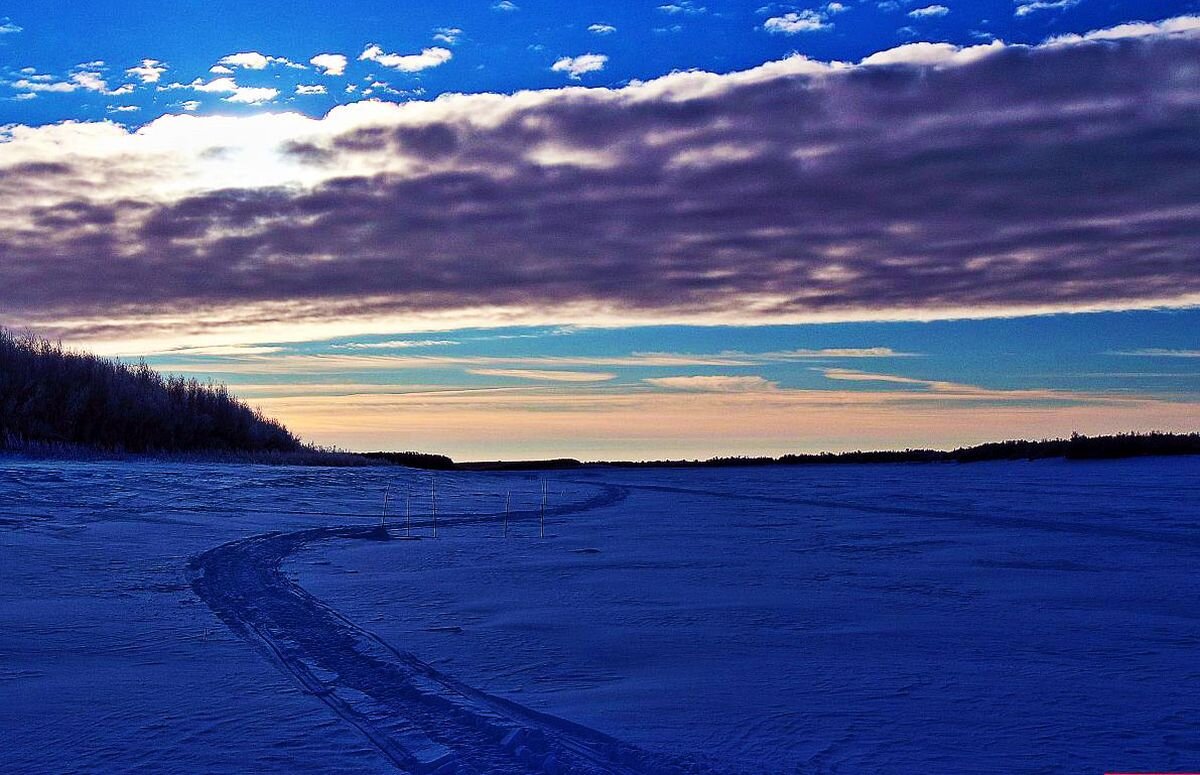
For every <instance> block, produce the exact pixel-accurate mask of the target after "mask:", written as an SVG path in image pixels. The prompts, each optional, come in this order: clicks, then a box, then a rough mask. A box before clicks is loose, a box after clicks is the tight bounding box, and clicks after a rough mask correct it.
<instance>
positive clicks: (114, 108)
mask: <svg viewBox="0 0 1200 775" xmlns="http://www.w3.org/2000/svg"><path fill="white" fill-rule="evenodd" d="M137 110H141V108H139V107H138V106H137V105H109V106H108V112H109V113H133V112H134V111H137Z"/></svg>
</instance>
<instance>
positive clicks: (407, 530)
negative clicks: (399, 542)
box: [404, 490, 412, 538]
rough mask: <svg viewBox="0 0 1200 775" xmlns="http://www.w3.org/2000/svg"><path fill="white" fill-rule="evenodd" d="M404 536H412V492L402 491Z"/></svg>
mask: <svg viewBox="0 0 1200 775" xmlns="http://www.w3.org/2000/svg"><path fill="white" fill-rule="evenodd" d="M404 537H405V538H412V493H411V492H409V491H408V490H405V491H404Z"/></svg>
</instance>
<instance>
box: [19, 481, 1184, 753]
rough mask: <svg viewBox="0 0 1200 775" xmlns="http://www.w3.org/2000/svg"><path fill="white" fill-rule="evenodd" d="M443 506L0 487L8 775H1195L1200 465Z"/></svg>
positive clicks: (500, 496) (217, 487)
mask: <svg viewBox="0 0 1200 775" xmlns="http://www.w3.org/2000/svg"><path fill="white" fill-rule="evenodd" d="M542 478H544V479H545V480H546V481H547V482H548V483H549V486H548V489H549V498H548V506H549V507H548V509H547V512H546V514H547V518H546V538H544V539H539V538H538V511H539V500H540V497H541V496H540V479H542ZM431 479H432V475H431V474H430V473H428V472H416V471H408V470H405V469H386V468H378V469H299V468H267V467H257V466H232V465H203V466H184V465H180V464H150V463H132V464H130V463H59V462H46V461H21V460H17V459H5V460H3V461H2V462H0V731H2V735H0V737H2V738H3V744H0V771H2V772H43V771H44V772H111V771H121V772H128V771H142V772H164V771H182V772H245V771H264V770H267V771H271V770H273V771H288V772H327V771H339V772H388V771H397V770H401V771H403V770H404V769H409V770H413V771H435V770H438V769H439V768H440V770H441V771H443V772H447V771H452V770H453V769H454V768H455V767H457V769H458V772H460V773H467V772H539V771H554V770H556V769H557V770H560V771H575V772H631V773H632V772H694V773H700V772H705V773H718V772H719V773H733V772H773V773H795V772H804V773H807V772H821V773H823V772H841V773H863V772H872V773H881V772H882V773H893V772H894V773H916V772H920V773H971V772H981V773H983V772H987V773H993V772H994V773H1002V772H1003V773H1012V772H1022V773H1026V772H1028V773H1032V772H1046V773H1051V772H1054V773H1059V772H1081V773H1082V772H1103V771H1105V770H1106V769H1107V770H1124V771H1145V770H1162V771H1169V770H1179V769H1186V768H1196V767H1197V766H1198V765H1200V732H1197V728H1196V726H1195V723H1194V720H1195V719H1196V718H1197V717H1200V668H1198V667H1197V664H1198V663H1197V659H1196V655H1197V649H1198V647H1200V619H1198V615H1197V613H1196V611H1197V593H1198V592H1200V580H1197V578H1196V574H1195V572H1194V569H1195V568H1196V567H1197V561H1198V560H1200V527H1198V526H1197V525H1196V518H1197V516H1198V512H1200V506H1198V504H1200V459H1195V458H1192V459H1175V460H1135V461H1121V462H1105V463H1066V462H1061V461H1044V462H1039V463H994V464H976V465H969V466H953V465H947V466H862V467H857V466H836V467H824V468H822V467H808V468H805V467H801V468H762V469H702V470H588V471H571V472H553V473H547V474H546V475H545V476H544V477H542V476H530V475H527V474H438V475H437V489H438V512H439V519H438V534H439V535H438V538H437V540H433V539H432V538H430V537H429V536H430V533H431V525H430V524H429V523H430V499H429V492H430V484H431ZM388 486H390V487H391V492H392V495H393V515H392V526H391V531H390V532H391V536H392V540H387V541H383V540H379V538H378V536H377V535H376V534H375V533H374V531H373V530H372V529H371V528H372V526H373V525H374V524H377V522H378V512H379V507H380V503H381V500H382V495H383V492H384V489H385V487H388ZM406 491H408V492H411V493H412V495H413V500H412V513H413V519H414V523H415V525H416V529H415V532H418V533H420V534H422V535H424V536H425V538H423V539H422V540H419V541H402V540H396V538H397V537H398V536H399V535H400V534H401V533H402V532H403V529H402V525H401V523H402V522H403V512H404V493H405V492H406ZM507 491H511V493H512V509H513V514H512V519H511V520H510V525H509V537H508V538H507V539H504V538H503V537H502V533H503V524H502V522H501V521H500V520H501V517H502V514H503V509H504V495H505V492H507ZM397 496H398V497H397Z"/></svg>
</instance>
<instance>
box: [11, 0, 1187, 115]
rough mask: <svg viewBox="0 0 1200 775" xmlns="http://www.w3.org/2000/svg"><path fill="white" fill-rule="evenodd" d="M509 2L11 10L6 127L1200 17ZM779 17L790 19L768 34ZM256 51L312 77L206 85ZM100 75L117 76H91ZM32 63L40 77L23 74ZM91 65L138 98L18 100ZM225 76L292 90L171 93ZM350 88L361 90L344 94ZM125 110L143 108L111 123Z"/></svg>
mask: <svg viewBox="0 0 1200 775" xmlns="http://www.w3.org/2000/svg"><path fill="white" fill-rule="evenodd" d="M512 5H514V6H516V7H515V9H513V10H504V8H507V7H508V6H504V5H502V4H500V3H496V2H490V1H489V0H481V1H480V2H459V3H438V2H430V3H396V2H378V1H371V2H355V3H352V4H339V3H330V2H311V1H308V0H302V1H297V2H278V1H275V2H272V1H270V0H268V1H265V2H257V3H230V2H213V3H182V4H165V3H159V2H150V1H149V0H132V1H131V2H119V3H106V2H93V3H78V2H62V1H60V0H48V1H43V0H39V2H36V3H22V2H18V3H10V4H7V5H6V6H5V10H4V12H3V13H4V14H5V15H6V18H7V22H0V25H5V26H7V27H8V28H14V27H19V28H20V30H19V31H13V32H9V33H4V34H0V63H3V68H4V72H3V77H4V79H5V80H7V81H8V84H7V89H6V91H7V92H8V93H7V94H6V95H5V96H7V97H9V99H5V100H3V101H0V123H8V122H14V123H23V124H41V123H47V122H54V121H61V120H64V119H75V120H79V119H88V120H97V119H104V118H109V119H111V120H114V121H121V122H125V123H129V124H140V123H143V122H145V121H149V120H151V119H153V118H156V117H157V116H158V115H160V114H161V113H164V112H172V111H176V112H177V111H180V110H184V108H183V107H182V106H183V105H185V104H186V103H190V102H191V101H193V100H194V101H196V102H198V103H199V105H198V106H197V107H196V108H195V109H196V110H197V111H198V112H202V113H205V112H220V113H246V112H251V111H255V110H261V109H263V107H264V106H269V107H270V108H271V109H287V110H297V111H302V112H304V113H306V114H308V115H313V116H319V115H321V114H323V113H325V112H326V111H327V110H329V109H330V108H331V107H333V106H334V105H338V104H344V103H347V102H351V101H356V100H359V99H363V97H362V92H363V91H365V90H368V89H371V86H370V84H371V83H373V82H382V83H386V84H388V86H387V87H386V88H381V87H376V88H375V89H374V90H373V92H372V96H376V97H378V98H381V99H393V100H394V99H410V98H422V99H425V98H430V97H434V96H436V95H438V94H441V93H443V92H460V91H461V92H480V91H499V92H505V93H507V92H512V91H516V90H520V89H537V88H547V87H554V86H560V85H562V84H564V83H566V82H569V81H571V80H573V79H572V77H571V76H570V74H569V73H568V72H566V71H561V70H560V71H554V70H553V69H552V68H553V66H554V63H555V62H557V61H559V60H560V59H562V58H564V57H570V58H574V57H578V56H581V55H586V54H598V55H601V56H604V57H606V58H607V59H606V61H605V62H604V63H603V66H602V68H601V69H597V70H592V71H589V72H584V73H580V74H579V76H578V78H579V81H580V82H581V83H586V84H589V85H606V86H615V85H620V84H624V83H627V82H629V81H630V80H634V79H642V80H645V79H649V78H655V77H658V76H662V75H665V74H667V73H670V72H672V71H673V70H686V69H693V68H698V69H703V70H707V71H712V72H718V73H724V72H731V71H736V70H744V69H747V68H750V67H753V66H755V65H758V64H761V63H762V62H766V61H770V60H774V59H780V58H782V57H784V56H786V55H787V54H789V53H791V52H800V53H802V54H805V55H807V56H810V57H813V58H816V59H820V60H845V61H857V60H860V59H862V58H863V57H865V56H868V55H870V54H872V53H875V52H877V51H881V50H884V49H888V48H891V47H893V46H897V45H900V44H903V43H907V42H911V41H917V40H920V41H937V42H942V41H944V42H950V43H957V44H963V45H969V44H975V43H979V42H980V41H987V40H993V39H1000V40H1004V41H1008V42H1013V43H1037V42H1040V41H1042V40H1044V39H1046V38H1049V37H1053V36H1056V35H1062V34H1067V33H1081V32H1085V31H1088V30H1094V29H1099V28H1104V27H1110V26H1113V25H1115V24H1119V23H1123V22H1128V21H1133V20H1146V21H1153V20H1158V19H1164V18H1169V17H1173V16H1180V15H1183V14H1187V13H1195V12H1196V11H1197V10H1198V9H1200V3H1198V2H1196V1H1195V0H1192V1H1191V2H1187V1H1185V2H1179V1H1178V0H1171V1H1163V0H1152V1H1150V2H1146V1H1144V0H1139V1H1137V2H1132V1H1130V0H1123V1H1121V0H1119V1H1117V2H1096V0H1079V1H1078V2H1072V0H1052V1H1051V2H1045V0H1043V1H1042V2H1041V3H1039V2H1037V1H1036V0H1029V1H1028V2H1026V1H1025V0H990V1H988V2H979V1H977V0H976V1H974V2H956V3H951V4H944V3H940V2H924V0H915V1H914V0H908V1H905V0H882V1H881V2H865V3H864V2H854V1H853V0H850V1H848V2H846V3H843V4H834V5H833V6H830V5H829V4H824V5H821V4H812V3H807V4H805V3H762V2H752V3H739V2H728V1H727V0H726V1H724V2H723V1H722V0H711V1H706V2H679V3H672V2H667V1H666V0H662V1H661V2H588V3H571V2H547V1H545V0H525V2H522V3H513V4H512ZM1043 5H1044V6H1046V7H1042V6H1043ZM1022 8H1026V9H1028V10H1026V11H1024V12H1022V11H1021V10H1020V9H1022ZM943 9H944V10H943ZM770 20H777V21H776V23H774V24H771V23H769V22H770ZM789 20H792V23H791V24H789V23H788V21H789ZM805 22H807V23H805ZM610 27H611V28H612V30H611V31H610V30H609V29H608V28H610ZM371 44H377V45H379V46H380V47H381V48H382V49H383V51H384V52H385V53H394V54H398V55H401V56H411V55H419V54H420V52H421V51H423V50H426V49H442V50H444V51H447V52H450V58H449V59H447V60H446V61H444V62H442V63H439V64H435V65H432V66H429V67H426V68H423V69H420V70H413V71H401V70H397V69H395V68H389V67H387V66H384V65H380V64H378V63H377V62H376V61H372V60H360V59H359V56H360V55H361V54H362V53H363V52H364V51H366V49H367V47H368V46H369V45H371ZM244 52H254V53H259V54H262V55H264V56H267V57H276V58H283V59H286V60H288V61H289V62H292V63H295V64H297V65H303V66H305V67H306V69H303V70H302V69H299V68H295V67H289V66H287V65H286V64H284V63H282V62H276V63H272V64H270V65H267V66H266V67H264V68H263V69H261V70H253V69H248V68H244V67H238V68H236V72H234V73H229V74H225V73H212V72H210V70H211V68H213V67H214V66H217V65H218V63H219V62H220V61H221V60H222V59H223V58H224V57H227V56H229V55H231V54H237V53H244ZM322 53H335V54H341V55H344V56H346V57H347V59H348V65H347V67H346V70H345V73H344V75H341V76H336V75H335V76H330V75H322V74H321V72H320V68H317V67H314V66H312V65H311V64H310V60H311V58H312V57H314V56H316V55H318V54H322ZM145 59H152V60H155V62H157V63H162V64H161V66H163V67H165V68H166V69H165V70H163V71H162V73H161V75H160V76H159V80H157V81H154V82H152V83H149V84H147V83H143V79H142V78H141V77H139V76H137V75H129V74H126V72H125V71H126V70H128V69H129V68H134V67H138V66H140V65H141V63H142V62H143V60H145ZM434 61H436V60H434ZM93 62H103V63H104V64H103V65H99V66H95V67H87V65H88V64H89V63H93ZM24 68H32V69H33V71H34V72H33V73H22V70H23V69H24ZM81 70H83V71H88V72H96V73H98V74H100V75H101V76H102V77H103V78H104V80H105V81H106V83H107V85H108V90H109V91H112V90H116V89H118V88H120V86H121V85H122V84H125V83H129V84H132V85H133V86H134V87H135V88H134V90H133V91H131V92H130V93H128V94H121V95H109V94H104V93H100V92H98V91H95V90H88V89H85V88H78V89H76V90H74V91H72V92H44V91H43V92H39V93H38V98H37V99H30V100H23V101H22V100H18V101H15V102H14V101H13V100H12V99H11V98H12V97H14V96H16V95H18V94H22V93H24V94H28V93H31V92H30V91H29V90H28V89H22V88H19V87H14V86H13V84H14V83H19V82H21V81H22V80H28V76H29V75H39V76H52V77H53V78H54V79H55V81H53V82H57V83H66V84H71V83H72V81H71V76H72V75H73V74H75V73H77V72H80V71H81ZM222 75H233V76H234V77H235V79H236V82H237V83H238V84H239V85H242V86H248V87H252V88H271V89H277V90H278V91H279V95H278V97H276V98H274V99H271V100H269V101H266V102H264V103H262V104H260V105H242V104H237V103H232V102H229V101H227V100H226V99H225V98H226V97H227V96H228V95H226V94H222V93H216V92H212V93H203V92H200V93H197V92H194V91H190V90H184V89H179V90H173V91H159V88H160V87H164V86H168V85H170V84H172V83H180V84H189V83H192V82H193V81H195V79H197V78H202V79H204V80H205V81H212V80H214V78H215V77H220V76H222ZM23 76H25V77H24V78H23ZM47 83H50V82H47ZM299 85H305V86H323V87H325V90H326V92H327V93H325V94H297V93H296V87H297V86H299ZM351 85H353V86H354V87H356V90H355V91H354V92H352V93H347V92H346V87H347V86H351ZM120 107H124V108H135V107H136V108H137V110H136V111H135V110H127V111H117V110H115V109H116V108H120Z"/></svg>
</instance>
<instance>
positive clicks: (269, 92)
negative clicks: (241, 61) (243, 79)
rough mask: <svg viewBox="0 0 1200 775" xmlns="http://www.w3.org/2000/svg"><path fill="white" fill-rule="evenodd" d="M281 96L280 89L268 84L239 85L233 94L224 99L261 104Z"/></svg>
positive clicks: (244, 103)
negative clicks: (267, 85)
mask: <svg viewBox="0 0 1200 775" xmlns="http://www.w3.org/2000/svg"><path fill="white" fill-rule="evenodd" d="M278 96H279V89H272V88H270V87H266V86H239V87H237V88H236V89H234V91H233V94H230V95H229V96H228V97H224V98H223V99H224V100H225V101H226V102H237V103H241V104H243V105H261V104H263V103H264V102H270V101H271V100H273V99H275V98H276V97H278Z"/></svg>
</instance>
